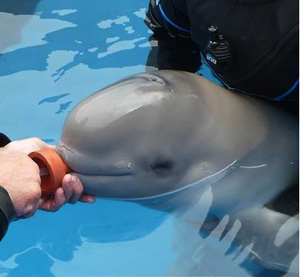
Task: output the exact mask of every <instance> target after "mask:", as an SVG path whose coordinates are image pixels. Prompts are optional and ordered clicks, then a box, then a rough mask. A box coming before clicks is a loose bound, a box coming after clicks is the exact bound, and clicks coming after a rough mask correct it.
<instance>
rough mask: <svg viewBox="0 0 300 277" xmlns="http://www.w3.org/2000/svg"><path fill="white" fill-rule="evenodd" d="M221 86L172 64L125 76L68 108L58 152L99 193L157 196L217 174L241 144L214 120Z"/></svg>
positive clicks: (88, 187) (88, 190) (87, 188)
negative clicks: (176, 67) (173, 69)
mask: <svg viewBox="0 0 300 277" xmlns="http://www.w3.org/2000/svg"><path fill="white" fill-rule="evenodd" d="M216 88H217V86H216V85H214V84H213V83H211V82H209V81H207V80H204V79H203V78H201V77H199V76H197V77H195V75H193V74H190V73H186V72H176V71H167V70H166V71H156V72H153V73H151V74H148V73H142V74H137V75H134V76H131V77H129V78H127V79H123V80H121V81H120V82H117V83H115V84H112V85H110V86H108V87H106V88H104V89H102V90H100V91H98V92H96V93H95V94H93V95H91V96H89V97H88V98H86V99H85V100H83V101H82V102H81V103H79V104H78V105H77V106H76V107H75V108H74V109H73V110H72V111H71V112H70V114H69V116H68V117H67V119H66V121H65V124H64V128H63V132H62V137H61V141H60V143H59V145H58V147H57V151H58V153H59V154H60V155H61V156H62V158H63V159H64V160H65V162H66V163H67V164H68V166H69V167H70V168H71V169H72V170H73V171H74V172H76V173H77V175H78V176H79V178H80V179H81V180H82V182H83V184H84V188H85V192H86V193H89V194H94V195H97V196H101V197H107V198H118V199H143V198H151V197H155V196H158V195H164V194H166V193H172V192H174V191H178V190H180V189H182V188H185V187H187V186H190V185H191V184H194V183H195V182H199V181H203V180H205V181H207V180H210V179H211V180H213V179H215V177H216V175H218V173H220V172H224V170H226V168H228V167H229V166H230V165H231V164H232V163H234V161H235V159H236V157H237V156H238V155H240V154H241V149H242V147H240V146H239V145H238V144H237V143H235V144H234V147H233V146H232V144H230V143H231V141H232V139H230V138H229V137H230V136H232V132H231V130H227V129H228V128H227V129H226V126H222V125H220V124H219V125H220V126H218V125H217V124H216V122H219V121H220V116H219V114H220V113H218V112H217V111H218V109H220V106H221V105H222V103H220V101H217V100H215V101H212V95H214V93H215V91H216ZM218 89H222V88H219V87H218ZM224 94H225V95H226V94H227V91H226V90H225V89H224ZM217 104H218V105H219V106H217ZM218 116H219V117H218ZM222 117H224V115H222ZM224 127H225V128H224ZM229 129H230V128H229ZM226 136H229V137H228V138H227V137H226ZM252 141H253V140H252ZM254 141H255V140H254ZM243 151H244V149H243Z"/></svg>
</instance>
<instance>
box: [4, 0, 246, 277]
mask: <svg viewBox="0 0 300 277" xmlns="http://www.w3.org/2000/svg"><path fill="white" fill-rule="evenodd" d="M147 6H148V0H89V1H85V0H40V1H39V0H26V1H25V0H10V1H8V0H0V36H1V39H0V90H1V98H0V122H1V132H4V133H5V134H7V135H8V136H9V137H10V138H11V139H12V140H16V139H23V138H28V137H39V138H41V139H43V140H44V141H45V142H47V143H50V144H56V143H57V142H58V141H59V138H60V134H61V130H62V125H63V122H64V120H65V118H66V116H67V115H68V113H69V112H70V110H71V109H72V108H73V107H74V106H75V105H76V104H77V103H78V102H79V101H81V100H82V99H84V98H85V97H87V96H88V95H90V94H91V93H93V92H95V91H97V90H99V89H101V88H103V87H104V86H106V85H109V84H111V83H113V82H115V81H118V80H119V79H121V78H123V77H125V76H128V75H131V74H134V73H138V72H143V71H145V70H150V69H151V68H149V67H147V66H146V64H147V59H148V54H149V51H150V48H151V47H150V44H149V41H148V38H149V36H150V34H151V32H149V31H148V29H147V27H146V26H145V25H144V23H143V19H144V16H145V11H146V8H147ZM202 73H203V74H204V75H205V76H206V77H208V78H210V79H213V77H212V76H211V74H210V73H209V71H208V70H207V69H205V68H204V71H203V72H202ZM193 230H194V229H193V228H190V227H187V228H186V227H184V228H183V227H182V226H181V225H180V224H178V222H176V219H174V218H173V217H172V216H171V215H169V214H167V213H164V212H160V211H155V210H151V209H147V208H145V207H142V206H139V205H137V204H134V203H127V202H119V201H108V200H104V199H98V200H97V202H96V203H95V204H93V205H91V204H82V203H78V204H76V205H65V206H64V207H63V208H62V209H61V210H60V211H58V212H56V213H46V212H43V211H38V212H37V213H36V214H35V216H34V217H32V218H30V219H27V220H20V221H17V222H14V223H12V224H11V225H10V228H9V231H8V233H7V235H6V237H5V238H4V239H3V241H2V242H1V245H0V275H1V276H164V275H177V276H186V275H187V274H191V272H193V271H192V270H191V269H193V268H195V265H196V264H198V265H199V264H201V266H199V267H201V270H200V269H199V268H197V269H198V271H194V272H197V274H200V272H201V274H202V275H203V276H204V275H205V276H207V275H223V274H226V275H231V276H247V275H249V273H248V272H246V271H245V270H244V269H242V268H241V267H239V263H240V262H241V260H239V259H236V260H235V261H233V259H229V258H228V257H224V252H225V251H226V249H225V248H226V247H228V245H227V246H224V245H220V243H217V244H216V247H214V245H213V244H211V245H210V246H209V247H208V246H205V245H204V244H203V239H201V238H200V236H199V235H198V231H197V232H195V231H193ZM195 234H196V235H195ZM182 238H185V239H186V238H188V239H187V240H186V244H185V242H184V243H183V242H182V241H180V240H182ZM195 246H197V247H195ZM222 247H223V248H224V251H223V250H222V249H223V248H222ZM220 249H221V250H220ZM216 262H217V264H218V266H216ZM197 274H196V273H195V274H194V275H197Z"/></svg>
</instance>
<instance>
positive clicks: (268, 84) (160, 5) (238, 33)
mask: <svg viewBox="0 0 300 277" xmlns="http://www.w3.org/2000/svg"><path fill="white" fill-rule="evenodd" d="M298 11H299V1H298V0H291V1H288V2H287V1H285V0H277V1H274V0H232V1H227V0H226V1H225V0H205V1H204V0H160V1H155V0H151V1H150V4H149V9H148V12H147V16H146V19H145V23H146V24H147V26H148V27H149V28H150V29H151V30H152V31H153V32H154V34H153V38H154V39H156V40H157V41H158V49H156V47H153V49H152V50H153V51H152V53H151V52H150V54H149V58H148V65H153V63H154V65H156V66H157V67H158V68H159V69H175V70H184V71H189V72H196V71H198V70H199V68H200V66H201V64H202V62H204V63H206V64H207V65H208V66H209V67H210V68H211V69H212V72H213V73H214V74H215V76H216V77H217V78H218V79H219V80H220V81H221V82H222V83H223V84H224V86H225V87H227V88H228V89H232V90H235V91H240V92H244V93H247V94H249V95H253V96H259V97H261V98H263V99H267V100H270V101H273V102H279V103H280V105H282V106H283V107H284V108H285V109H287V110H289V111H291V112H293V113H295V114H298V105H299V91H298V90H299V52H298V49H299V12H298ZM156 51H157V54H155V52H156ZM153 57H156V58H157V59H156V64H155V62H153V60H152V59H153ZM151 63H152V64H151Z"/></svg>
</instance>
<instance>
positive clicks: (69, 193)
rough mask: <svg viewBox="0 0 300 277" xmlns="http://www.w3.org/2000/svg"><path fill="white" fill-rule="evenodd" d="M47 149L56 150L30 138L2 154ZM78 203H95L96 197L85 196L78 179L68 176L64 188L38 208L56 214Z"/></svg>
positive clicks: (14, 142)
mask: <svg viewBox="0 0 300 277" xmlns="http://www.w3.org/2000/svg"><path fill="white" fill-rule="evenodd" d="M47 148H52V149H55V146H53V145H49V144H46V143H45V142H43V141H42V140H40V139H38V138H29V139H25V140H19V141H13V142H11V143H9V144H7V145H6V146H5V147H3V148H1V150H0V153H1V152H2V153H19V152H21V153H24V154H27V155H28V154H29V153H31V152H34V151H38V150H41V149H47ZM77 201H81V202H85V203H93V202H95V197H94V196H92V195H87V194H83V185H82V183H81V181H80V180H79V179H78V177H76V176H72V175H71V174H67V175H65V176H64V178H63V180H62V186H61V187H59V188H58V189H57V190H56V191H55V192H54V193H53V195H51V196H43V197H41V199H40V200H39V204H38V207H39V209H41V210H44V211H50V212H54V211H57V210H59V209H60V208H61V207H62V206H63V205H64V204H65V203H71V204H74V203H76V202H77Z"/></svg>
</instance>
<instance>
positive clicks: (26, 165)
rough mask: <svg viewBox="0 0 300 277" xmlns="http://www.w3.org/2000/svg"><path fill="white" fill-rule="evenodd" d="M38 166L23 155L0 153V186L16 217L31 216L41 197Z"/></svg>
mask: <svg viewBox="0 0 300 277" xmlns="http://www.w3.org/2000/svg"><path fill="white" fill-rule="evenodd" d="M40 183H41V179H40V175H39V168H38V166H37V165H36V164H35V163H34V162H33V161H32V160H31V159H30V158H29V157H28V156H27V155H25V154H23V153H14V152H12V153H7V154H3V153H1V152H0V185H1V186H2V187H3V188H5V189H6V191H7V192H8V194H9V196H10V198H11V201H12V203H13V205H14V208H15V211H16V217H17V219H18V218H27V217H30V216H32V215H33V214H34V213H35V211H36V210H37V208H38V204H39V200H40V197H41V187H40Z"/></svg>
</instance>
